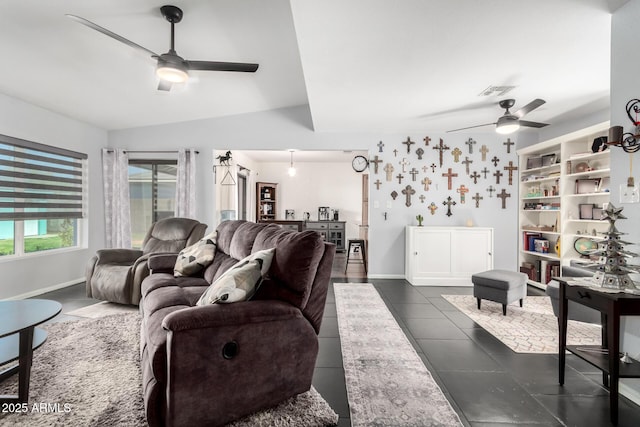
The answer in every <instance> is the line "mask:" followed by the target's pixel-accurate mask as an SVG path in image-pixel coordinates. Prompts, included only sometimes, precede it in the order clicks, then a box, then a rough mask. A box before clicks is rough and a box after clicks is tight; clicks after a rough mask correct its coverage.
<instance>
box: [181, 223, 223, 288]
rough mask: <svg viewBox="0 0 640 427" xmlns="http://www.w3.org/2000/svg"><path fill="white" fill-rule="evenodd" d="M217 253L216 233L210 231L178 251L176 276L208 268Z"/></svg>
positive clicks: (191, 273) (190, 274) (192, 273)
mask: <svg viewBox="0 0 640 427" xmlns="http://www.w3.org/2000/svg"><path fill="white" fill-rule="evenodd" d="M215 253H216V233H215V231H214V232H213V233H210V234H208V235H206V236H204V237H203V238H202V239H200V240H198V241H197V242H196V243H194V244H193V245H191V246H187V247H186V248H184V249H183V250H181V251H180V253H178V258H177V259H176V265H175V266H174V267H173V275H174V276H175V277H181V276H192V275H194V274H196V273H198V272H200V271H202V270H203V269H205V268H207V266H209V264H211V263H212V262H213V256H214V255H215Z"/></svg>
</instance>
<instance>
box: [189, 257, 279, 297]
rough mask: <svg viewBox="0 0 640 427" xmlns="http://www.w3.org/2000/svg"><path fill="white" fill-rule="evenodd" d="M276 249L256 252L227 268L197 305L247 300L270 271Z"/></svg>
mask: <svg viewBox="0 0 640 427" xmlns="http://www.w3.org/2000/svg"><path fill="white" fill-rule="evenodd" d="M274 251H275V249H273V248H270V249H265V250H262V251H258V252H255V253H253V254H251V255H249V256H247V257H245V258H244V259H242V260H241V261H238V263H237V264H236V265H234V266H233V267H231V268H230V269H229V270H227V271H226V272H225V273H224V274H223V275H221V276H220V277H219V278H218V279H217V280H216V281H215V282H213V283H212V284H211V286H209V288H208V289H207V290H206V291H205V292H204V293H203V294H202V296H201V297H200V299H199V300H198V302H197V303H196V305H207V304H215V303H218V302H220V303H232V302H238V301H246V300H248V299H249V298H251V297H252V296H253V294H254V293H255V291H256V289H257V288H258V286H260V283H261V282H262V279H263V278H264V276H265V275H266V274H267V272H268V271H269V267H270V266H271V261H272V259H273V254H274Z"/></svg>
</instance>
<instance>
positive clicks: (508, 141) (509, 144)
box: [502, 138, 515, 153]
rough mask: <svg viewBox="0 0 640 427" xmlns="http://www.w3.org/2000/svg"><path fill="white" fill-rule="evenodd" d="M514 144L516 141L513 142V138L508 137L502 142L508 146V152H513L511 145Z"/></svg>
mask: <svg viewBox="0 0 640 427" xmlns="http://www.w3.org/2000/svg"><path fill="white" fill-rule="evenodd" d="M514 144H515V142H513V141H512V140H511V138H507V140H506V141H505V142H503V143H502V145H506V146H507V153H511V146H512V145H514Z"/></svg>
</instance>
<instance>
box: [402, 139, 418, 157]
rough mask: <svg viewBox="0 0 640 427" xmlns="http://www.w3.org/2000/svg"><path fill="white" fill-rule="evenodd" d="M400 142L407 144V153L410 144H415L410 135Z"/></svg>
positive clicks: (409, 151)
mask: <svg viewBox="0 0 640 427" xmlns="http://www.w3.org/2000/svg"><path fill="white" fill-rule="evenodd" d="M402 143H403V144H404V145H406V146H407V154H409V153H411V146H412V145H413V144H415V142H413V141H412V140H411V138H410V137H407V140H406V141H403V142H402Z"/></svg>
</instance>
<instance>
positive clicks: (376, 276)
mask: <svg viewBox="0 0 640 427" xmlns="http://www.w3.org/2000/svg"><path fill="white" fill-rule="evenodd" d="M367 278H368V279H404V274H367Z"/></svg>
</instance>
